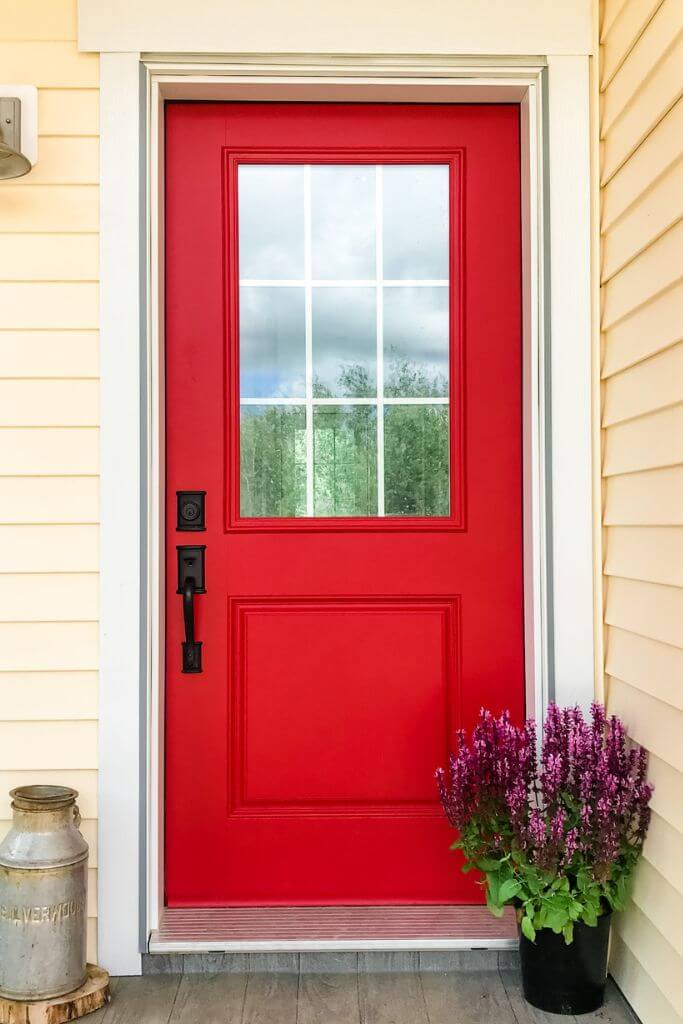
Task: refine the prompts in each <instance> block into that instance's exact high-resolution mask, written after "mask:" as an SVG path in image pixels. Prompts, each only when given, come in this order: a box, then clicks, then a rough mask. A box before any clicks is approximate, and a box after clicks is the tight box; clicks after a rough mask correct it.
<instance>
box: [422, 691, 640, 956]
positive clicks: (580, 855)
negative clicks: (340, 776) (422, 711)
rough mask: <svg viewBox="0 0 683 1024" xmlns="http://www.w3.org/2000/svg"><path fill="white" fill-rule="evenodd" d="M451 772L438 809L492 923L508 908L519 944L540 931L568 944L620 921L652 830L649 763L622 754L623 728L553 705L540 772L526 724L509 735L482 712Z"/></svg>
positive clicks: (503, 720)
mask: <svg viewBox="0 0 683 1024" xmlns="http://www.w3.org/2000/svg"><path fill="white" fill-rule="evenodd" d="M456 739H457V747H456V751H455V752H454V753H452V754H451V756H450V761H449V767H448V771H446V770H444V769H443V768H439V769H438V771H437V773H436V778H437V783H438V786H439V792H440V795H441V802H442V804H443V807H444V810H445V812H446V815H447V817H448V820H449V822H450V824H451V825H452V826H453V827H454V828H456V829H458V831H459V833H460V834H459V836H458V838H457V839H456V841H455V842H454V843H453V846H452V849H460V850H462V852H463V854H464V857H465V864H464V866H463V871H470V870H471V869H472V868H473V867H474V868H478V869H479V870H480V871H482V872H483V873H484V876H485V879H484V884H485V886H486V902H487V905H488V907H489V909H490V910H491V911H492V913H494V914H495V915H496V916H498V917H500V916H501V915H502V913H503V907H504V906H505V905H506V904H508V903H513V904H514V905H515V906H516V907H517V912H518V916H519V919H520V923H521V929H522V933H523V934H524V935H525V936H526V938H527V939H529V940H531V941H532V942H533V941H534V939H535V938H536V932H537V931H538V930H539V929H540V928H551V929H552V930H553V931H554V932H556V933H557V934H560V933H562V934H563V935H564V938H565V942H567V943H570V942H571V941H572V939H573V936H574V923H575V922H577V921H582V922H583V923H584V924H587V925H592V926H595V925H596V924H597V921H598V917H599V916H600V915H601V914H603V913H606V912H608V911H609V910H622V909H623V907H624V905H625V903H626V900H627V898H628V893H629V883H630V881H631V877H632V874H633V869H634V867H635V864H636V861H637V860H638V857H639V855H640V851H641V849H642V846H643V841H644V839H645V834H646V832H647V828H648V824H649V821H650V810H649V806H648V804H649V801H650V797H651V795H652V787H651V786H650V785H649V784H648V783H647V782H646V781H645V774H646V770H647V755H646V753H645V751H644V750H643V749H642V748H641V747H638V746H631V745H629V744H628V741H627V739H626V732H625V729H624V726H623V724H622V723H621V721H620V720H619V719H618V718H616V717H615V716H613V717H611V718H609V719H607V718H606V716H605V711H604V709H603V708H602V706H601V705H599V704H594V705H593V707H592V711H591V721H590V722H586V721H585V720H584V717H583V715H582V713H581V710H580V709H579V708H578V707H575V708H565V709H560V708H559V707H557V705H555V704H551V706H550V707H549V709H548V715H547V718H546V721H545V726H544V734H543V745H542V752H541V758H540V764H539V762H538V759H537V753H536V728H535V723H534V722H533V721H531V720H529V721H527V722H526V724H525V725H524V726H522V727H521V728H518V727H516V726H514V725H513V724H512V723H511V721H510V715H509V713H508V712H504V713H503V714H502V715H501V716H500V717H499V718H495V717H494V716H493V715H492V714H491V713H490V712H489V711H485V710H484V709H482V711H481V713H480V717H479V721H478V723H477V725H476V726H475V728H474V730H473V731H472V735H471V737H470V738H469V739H468V738H467V737H466V735H465V732H464V730H458V732H457V733H456Z"/></svg>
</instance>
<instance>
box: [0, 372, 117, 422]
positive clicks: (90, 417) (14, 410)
mask: <svg viewBox="0 0 683 1024" xmlns="http://www.w3.org/2000/svg"><path fill="white" fill-rule="evenodd" d="M98 422H99V383H98V381H96V380H0V427H96V426H97V424H98Z"/></svg>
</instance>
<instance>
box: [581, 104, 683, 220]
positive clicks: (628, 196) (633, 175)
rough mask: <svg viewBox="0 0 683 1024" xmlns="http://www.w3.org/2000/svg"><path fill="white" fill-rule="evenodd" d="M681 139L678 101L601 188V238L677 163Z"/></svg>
mask: <svg viewBox="0 0 683 1024" xmlns="http://www.w3.org/2000/svg"><path fill="white" fill-rule="evenodd" d="M682 137H683V100H679V101H678V103H676V105H675V106H674V107H672V108H671V110H670V111H669V113H668V114H667V115H666V117H664V118H662V120H661V121H660V122H659V124H658V125H657V127H656V128H654V129H653V131H652V132H651V133H650V134H649V135H648V137H647V138H646V139H645V140H644V142H643V143H642V145H640V146H639V147H638V149H637V150H636V151H635V153H633V154H632V156H631V158H630V159H629V160H627V161H626V163H625V164H624V165H623V166H622V167H621V168H620V169H619V170H618V171H617V173H616V174H615V175H614V177H613V178H612V179H611V181H610V182H609V183H608V184H607V185H606V187H605V188H603V190H602V193H601V210H600V225H601V228H602V233H603V235H606V236H608V232H609V229H610V228H611V226H612V225H613V224H614V223H615V221H617V220H618V219H619V218H620V217H622V216H623V214H624V213H625V212H626V211H627V210H629V209H630V208H631V207H632V206H633V205H635V204H637V203H638V202H639V201H640V200H641V199H642V198H643V197H644V196H645V195H646V194H647V193H648V192H649V190H650V189H651V188H652V187H653V186H654V184H655V183H656V182H657V181H659V179H660V178H661V177H662V175H664V174H666V172H667V171H668V169H669V168H670V167H672V166H673V164H675V163H676V162H677V161H678V160H680V158H681V138H682Z"/></svg>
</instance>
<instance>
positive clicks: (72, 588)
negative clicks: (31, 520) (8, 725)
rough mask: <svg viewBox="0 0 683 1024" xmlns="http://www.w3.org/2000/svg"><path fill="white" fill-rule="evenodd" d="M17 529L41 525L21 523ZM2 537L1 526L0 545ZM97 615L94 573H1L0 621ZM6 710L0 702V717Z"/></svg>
mask: <svg viewBox="0 0 683 1024" xmlns="http://www.w3.org/2000/svg"><path fill="white" fill-rule="evenodd" d="M8 529H14V527H8ZM18 529H20V530H34V529H44V527H33V526H21V527H18ZM66 529H73V527H66ZM76 529H79V527H76ZM84 529H90V527H84ZM3 537H4V534H3V533H2V529H0V544H1V543H2V540H3ZM97 614H98V577H97V573H95V572H91V573H80V572H49V573H40V572H32V571H30V572H26V573H11V572H0V622H96V621H97ZM5 710H6V708H5V707H3V706H2V704H1V703H0V718H2V717H3V715H4V712H5ZM60 717H61V716H60Z"/></svg>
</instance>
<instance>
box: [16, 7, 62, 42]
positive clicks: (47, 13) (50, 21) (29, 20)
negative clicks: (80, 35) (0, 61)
mask: <svg viewBox="0 0 683 1024" xmlns="http://www.w3.org/2000/svg"><path fill="white" fill-rule="evenodd" d="M76 22H77V18H76V0H21V3H7V4H4V5H3V10H2V38H3V39H4V40H11V39H16V40H19V41H22V40H36V39H43V40H48V41H54V40H75V39H76V38H77V24H76Z"/></svg>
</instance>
